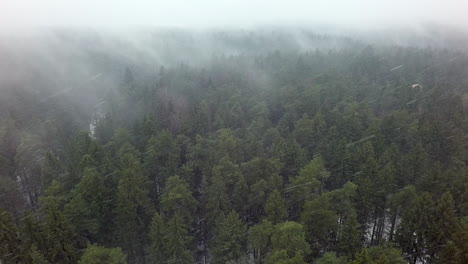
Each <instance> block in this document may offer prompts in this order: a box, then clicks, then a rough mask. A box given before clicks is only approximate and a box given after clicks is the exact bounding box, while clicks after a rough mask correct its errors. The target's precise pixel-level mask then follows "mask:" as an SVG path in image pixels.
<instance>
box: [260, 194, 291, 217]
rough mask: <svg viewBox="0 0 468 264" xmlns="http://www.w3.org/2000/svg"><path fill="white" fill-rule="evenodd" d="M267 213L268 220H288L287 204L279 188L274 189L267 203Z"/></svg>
mask: <svg viewBox="0 0 468 264" xmlns="http://www.w3.org/2000/svg"><path fill="white" fill-rule="evenodd" d="M265 214H266V218H267V220H268V221H270V222H271V223H273V224H277V223H281V222H283V221H284V220H286V217H287V215H286V204H285V202H284V199H283V197H281V194H280V192H279V191H278V190H274V191H273V192H272V193H271V194H270V196H269V197H268V200H267V201H266V203H265Z"/></svg>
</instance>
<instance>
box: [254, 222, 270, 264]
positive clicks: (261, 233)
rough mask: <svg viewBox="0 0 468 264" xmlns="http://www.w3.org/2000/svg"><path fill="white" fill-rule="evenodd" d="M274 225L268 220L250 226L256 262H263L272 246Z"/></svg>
mask: <svg viewBox="0 0 468 264" xmlns="http://www.w3.org/2000/svg"><path fill="white" fill-rule="evenodd" d="M273 231H274V225H273V224H272V223H271V222H269V221H268V220H263V221H262V222H261V223H260V224H257V225H254V226H252V227H250V228H249V245H250V248H251V249H252V250H253V254H254V258H255V262H256V263H260V264H261V263H263V261H264V259H265V256H266V255H267V253H268V250H269V248H270V246H271V236H272V234H273Z"/></svg>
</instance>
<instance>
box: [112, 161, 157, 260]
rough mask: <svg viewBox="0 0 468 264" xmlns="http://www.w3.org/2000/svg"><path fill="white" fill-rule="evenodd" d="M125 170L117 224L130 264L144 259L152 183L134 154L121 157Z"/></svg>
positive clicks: (120, 190) (118, 195) (120, 187)
mask: <svg viewBox="0 0 468 264" xmlns="http://www.w3.org/2000/svg"><path fill="white" fill-rule="evenodd" d="M121 164H122V167H123V168H124V169H123V171H122V176H121V178H120V180H119V183H118V187H117V208H116V218H117V219H116V220H117V226H118V235H119V241H120V243H121V244H120V245H121V246H122V247H123V250H124V251H125V252H126V253H127V256H128V259H129V261H135V262H137V263H138V262H139V261H142V259H143V245H144V244H145V240H146V236H145V234H146V227H147V224H148V222H149V220H150V215H151V214H152V212H153V208H152V207H151V205H150V200H149V190H148V180H147V179H146V177H145V176H144V175H143V174H142V170H141V167H140V164H139V162H138V160H137V159H136V158H135V156H134V155H133V154H132V153H131V152H130V153H127V154H123V156H121Z"/></svg>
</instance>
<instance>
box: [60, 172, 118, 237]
mask: <svg viewBox="0 0 468 264" xmlns="http://www.w3.org/2000/svg"><path fill="white" fill-rule="evenodd" d="M108 192H109V191H108V190H107V189H106V187H105V185H104V178H103V177H102V176H101V175H99V174H98V172H97V171H96V170H95V169H90V168H86V169H85V170H84V172H83V176H82V178H81V180H80V182H79V183H78V184H77V185H76V186H75V188H74V189H73V190H72V192H71V199H70V202H68V204H67V205H66V206H65V211H64V213H65V215H66V216H67V218H68V219H69V220H70V222H71V223H72V224H73V226H74V227H75V231H76V232H77V233H78V234H79V235H80V236H82V237H84V238H85V239H87V240H89V241H90V242H97V241H102V238H103V237H104V234H103V231H104V230H103V229H104V226H105V225H109V223H108V221H106V220H107V219H106V218H105V207H106V206H108V204H106V202H105V201H106V194H107V193H108Z"/></svg>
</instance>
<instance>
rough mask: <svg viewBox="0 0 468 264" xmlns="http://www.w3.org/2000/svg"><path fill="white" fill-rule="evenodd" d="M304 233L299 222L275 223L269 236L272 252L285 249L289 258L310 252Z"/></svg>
mask: <svg viewBox="0 0 468 264" xmlns="http://www.w3.org/2000/svg"><path fill="white" fill-rule="evenodd" d="M305 237H306V234H305V232H304V228H303V226H302V225H301V224H299V223H297V222H292V221H288V222H284V223H281V224H278V225H276V227H275V230H274V232H273V235H272V237H271V245H272V252H273V253H272V254H274V253H275V252H276V251H281V250H285V251H286V254H287V256H288V257H289V258H294V257H296V256H298V255H303V254H308V253H309V252H310V247H309V244H308V243H307V242H306V240H305Z"/></svg>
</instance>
